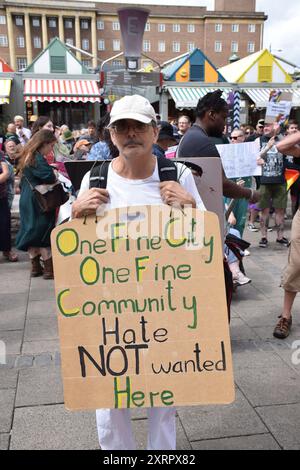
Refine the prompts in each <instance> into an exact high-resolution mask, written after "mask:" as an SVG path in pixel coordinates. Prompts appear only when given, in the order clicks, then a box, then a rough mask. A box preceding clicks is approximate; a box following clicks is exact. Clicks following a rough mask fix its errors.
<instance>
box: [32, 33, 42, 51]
mask: <svg viewBox="0 0 300 470" xmlns="http://www.w3.org/2000/svg"><path fill="white" fill-rule="evenodd" d="M33 47H34V48H35V49H41V47H42V42H41V38H40V37H38V36H35V37H34V38H33Z"/></svg>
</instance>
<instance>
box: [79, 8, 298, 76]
mask: <svg viewBox="0 0 300 470" xmlns="http://www.w3.org/2000/svg"><path fill="white" fill-rule="evenodd" d="M84 1H90V0H84ZM98 1H99V0H98ZM107 1H111V2H114V3H119V4H121V3H131V4H132V3H136V4H138V5H140V6H142V5H147V4H150V5H151V4H152V5H154V4H156V5H182V4H183V2H182V0H131V1H127V0H107ZM100 2H101V0H100ZM104 3H105V2H104ZM256 3H257V8H256V9H257V11H264V12H265V13H266V14H267V15H268V16H269V19H268V21H267V22H266V26H265V36H264V39H265V47H267V48H269V46H270V44H271V45H272V49H273V50H274V53H276V54H278V55H282V56H283V57H284V58H285V59H287V60H290V61H291V62H294V63H295V64H297V65H298V66H299V67H300V37H299V19H300V0H286V1H285V2H280V1H278V0H257V1H256ZM187 5H189V6H193V5H196V6H207V7H208V8H209V9H212V8H213V5H214V0H188V2H187ZM277 49H282V50H283V52H282V53H279V52H277V51H276V50H277Z"/></svg>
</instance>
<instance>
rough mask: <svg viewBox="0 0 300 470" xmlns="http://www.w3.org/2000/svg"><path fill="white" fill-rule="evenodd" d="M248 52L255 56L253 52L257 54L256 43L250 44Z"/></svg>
mask: <svg viewBox="0 0 300 470" xmlns="http://www.w3.org/2000/svg"><path fill="white" fill-rule="evenodd" d="M247 51H248V52H249V53H250V54H253V52H255V43H254V42H248V48H247Z"/></svg>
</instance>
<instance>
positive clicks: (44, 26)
mask: <svg viewBox="0 0 300 470" xmlns="http://www.w3.org/2000/svg"><path fill="white" fill-rule="evenodd" d="M42 37H43V49H46V47H47V46H48V30H47V17H46V15H45V14H43V15H42Z"/></svg>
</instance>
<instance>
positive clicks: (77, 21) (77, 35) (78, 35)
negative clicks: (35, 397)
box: [75, 16, 81, 60]
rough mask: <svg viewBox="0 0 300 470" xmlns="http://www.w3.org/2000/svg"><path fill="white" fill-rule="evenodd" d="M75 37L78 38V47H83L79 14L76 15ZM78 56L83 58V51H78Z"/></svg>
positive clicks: (79, 58)
mask: <svg viewBox="0 0 300 470" xmlns="http://www.w3.org/2000/svg"><path fill="white" fill-rule="evenodd" d="M75 39H76V44H75V45H76V47H78V48H79V49H81V40H80V20H79V16H76V17H75ZM76 57H77V59H78V60H81V53H80V52H78V51H76Z"/></svg>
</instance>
